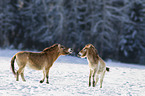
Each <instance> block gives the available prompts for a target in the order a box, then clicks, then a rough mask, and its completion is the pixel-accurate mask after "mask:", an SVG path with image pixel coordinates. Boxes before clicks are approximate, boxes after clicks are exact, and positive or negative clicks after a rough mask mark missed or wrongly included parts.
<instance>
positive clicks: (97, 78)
mask: <svg viewBox="0 0 145 96" xmlns="http://www.w3.org/2000/svg"><path fill="white" fill-rule="evenodd" d="M98 80H99V74H96V82H95V86H96V85H97V82H98Z"/></svg>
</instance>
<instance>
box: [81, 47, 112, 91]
mask: <svg viewBox="0 0 145 96" xmlns="http://www.w3.org/2000/svg"><path fill="white" fill-rule="evenodd" d="M78 57H81V58H85V57H86V58H87V61H88V65H89V68H90V74H89V87H90V86H91V77H92V78H93V82H92V83H93V87H95V86H96V84H97V82H98V80H99V75H100V88H102V82H103V78H104V76H105V72H106V71H108V72H109V68H108V67H106V64H105V62H104V61H103V59H102V58H101V57H100V56H99V54H98V52H97V49H96V48H95V47H94V46H93V45H92V44H87V45H85V47H84V48H83V49H82V50H81V51H80V52H79V53H78ZM95 75H96V82H95Z"/></svg>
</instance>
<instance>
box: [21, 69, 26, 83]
mask: <svg viewBox="0 0 145 96" xmlns="http://www.w3.org/2000/svg"><path fill="white" fill-rule="evenodd" d="M21 78H22V80H23V81H24V82H25V81H26V80H25V78H24V70H23V71H22V72H21Z"/></svg>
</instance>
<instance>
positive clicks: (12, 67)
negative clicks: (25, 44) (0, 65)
mask: <svg viewBox="0 0 145 96" xmlns="http://www.w3.org/2000/svg"><path fill="white" fill-rule="evenodd" d="M15 59H16V55H14V56H13V58H12V60H11V69H12V72H13V74H14V75H16V72H15V66H14V62H15Z"/></svg>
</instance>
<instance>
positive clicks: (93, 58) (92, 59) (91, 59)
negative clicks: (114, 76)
mask: <svg viewBox="0 0 145 96" xmlns="http://www.w3.org/2000/svg"><path fill="white" fill-rule="evenodd" d="M98 59H99V58H97V57H96V56H94V55H89V54H88V55H87V60H88V62H89V63H90V64H92V63H96V64H98V61H99V60H98Z"/></svg>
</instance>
